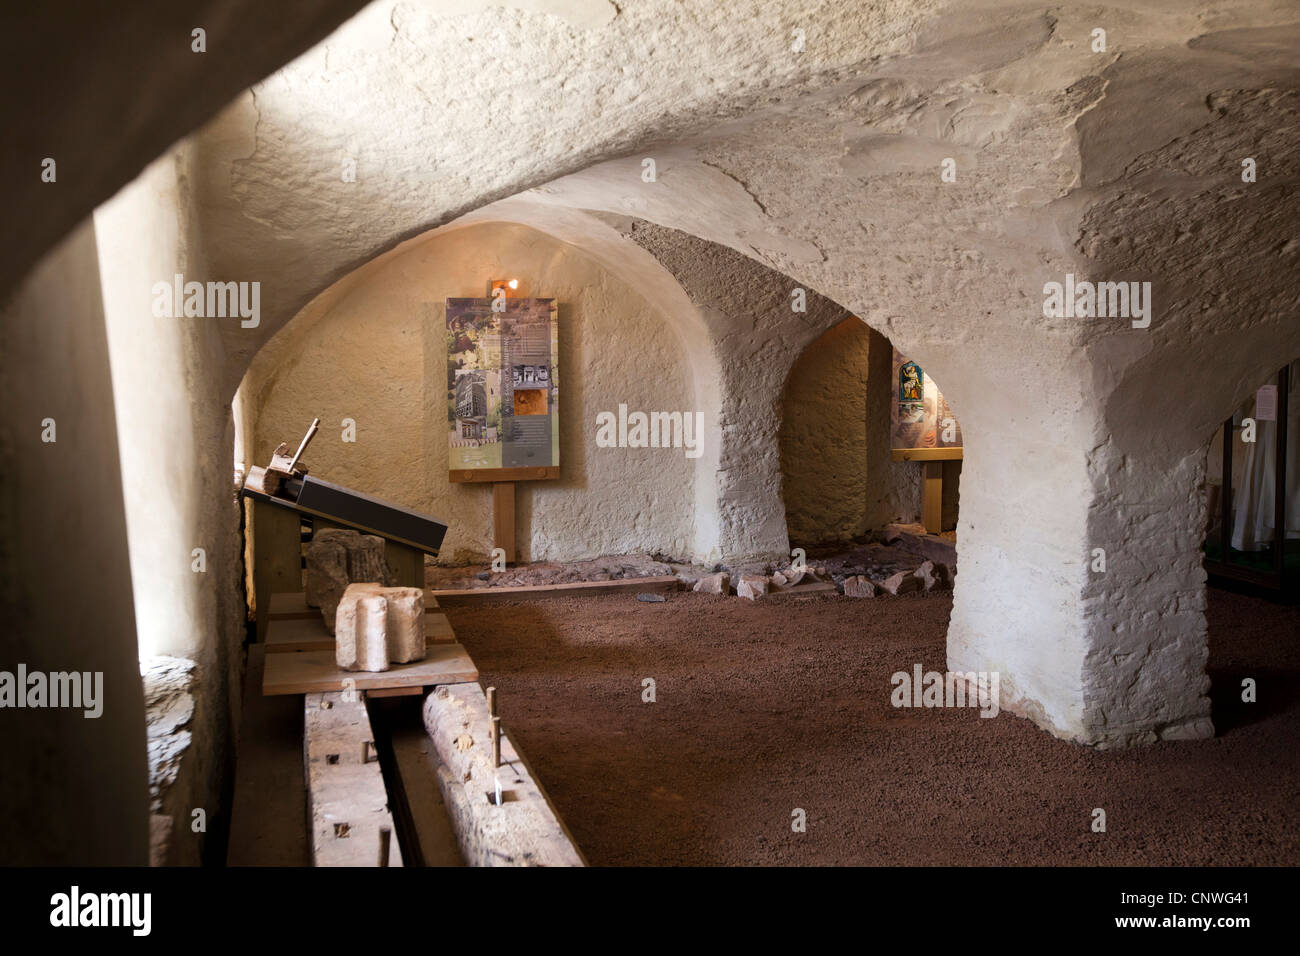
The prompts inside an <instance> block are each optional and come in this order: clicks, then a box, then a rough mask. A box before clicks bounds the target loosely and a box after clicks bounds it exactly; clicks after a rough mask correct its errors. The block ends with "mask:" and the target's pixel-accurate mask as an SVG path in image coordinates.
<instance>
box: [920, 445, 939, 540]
mask: <svg viewBox="0 0 1300 956" xmlns="http://www.w3.org/2000/svg"><path fill="white" fill-rule="evenodd" d="M921 524H923V525H925V530H926V531H928V532H930V534H938V533H939V532H940V531H942V530H943V462H942V461H941V460H934V461H927V462H926V463H925V492H924V497H923V498H922V500H921Z"/></svg>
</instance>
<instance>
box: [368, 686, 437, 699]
mask: <svg viewBox="0 0 1300 956" xmlns="http://www.w3.org/2000/svg"><path fill="white" fill-rule="evenodd" d="M423 693H424V688H423V687H381V688H379V689H378V690H368V691H366V696H367V697H419V696H420V695H421V694H423Z"/></svg>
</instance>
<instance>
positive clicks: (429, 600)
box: [270, 588, 438, 621]
mask: <svg viewBox="0 0 1300 956" xmlns="http://www.w3.org/2000/svg"><path fill="white" fill-rule="evenodd" d="M436 610H438V599H437V598H436V597H434V593H433V590H432V589H431V588H425V589H424V613H426V614H429V613H432V612H434V611H436ZM270 620H272V621H299V620H302V621H310V620H317V621H319V620H320V608H315V607H308V606H307V595H306V594H304V593H303V592H302V591H295V592H294V593H292V594H289V593H282V594H272V595H271V613H270Z"/></svg>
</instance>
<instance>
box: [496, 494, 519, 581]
mask: <svg viewBox="0 0 1300 956" xmlns="http://www.w3.org/2000/svg"><path fill="white" fill-rule="evenodd" d="M492 541H493V544H494V545H495V546H496V547H498V548H500V549H501V550H502V551H504V552H505V553H506V563H507V564H513V563H514V560H515V483H514V482H513V481H498V482H496V483H495V484H493V485H492Z"/></svg>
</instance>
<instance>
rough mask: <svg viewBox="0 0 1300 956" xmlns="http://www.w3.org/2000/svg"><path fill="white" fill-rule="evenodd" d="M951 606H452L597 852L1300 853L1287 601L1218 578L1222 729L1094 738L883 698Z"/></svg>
mask: <svg viewBox="0 0 1300 956" xmlns="http://www.w3.org/2000/svg"><path fill="white" fill-rule="evenodd" d="M951 606H952V602H951V596H950V595H949V594H944V593H936V594H923V595H908V596H904V597H899V598H891V599H889V600H871V601H861V600H854V599H850V598H844V597H841V596H839V595H831V596H824V597H816V598H802V599H793V598H785V599H776V600H769V601H767V602H762V601H760V602H757V603H751V602H749V601H746V600H741V599H739V598H734V597H720V596H716V595H703V594H691V593H685V592H682V593H674V594H670V595H668V600H667V601H666V602H665V603H662V604H642V603H638V602H637V601H636V599H635V598H634V597H632V596H614V597H600V598H585V599H565V600H547V601H538V602H534V603H529V604H523V603H520V604H508V605H496V606H491V605H481V606H478V607H458V608H449V609H448V611H447V613H448V616H449V617H450V619H451V622H452V625H453V626H454V627H455V629H456V634H457V636H458V638H459V640H460V641H461V642H463V643H464V644H465V646H466V647H467V648H469V650H470V652H471V653H472V654H473V657H474V660H475V662H476V663H477V664H478V666H479V669H480V672H481V674H482V678H483V683H484V685H485V686H487V685H489V684H492V685H495V686H496V687H497V689H498V693H499V695H500V709H501V714H502V718H503V722H504V723H506V724H507V725H508V727H509V731H510V733H511V735H512V736H513V737H514V739H515V740H517V741H518V742H519V743H521V744H522V746H523V748H524V751H525V753H526V754H527V756H528V758H529V759H530V761H531V762H532V764H533V765H534V768H535V769H536V771H537V773H538V774H539V776H540V778H541V780H542V782H543V784H544V785H545V786H546V787H547V789H548V791H549V792H550V795H551V798H552V800H554V802H555V803H556V805H557V807H558V809H559V810H560V813H561V814H562V815H563V817H564V820H565V821H566V823H567V824H568V826H569V828H570V830H571V831H572V833H573V835H574V837H575V838H576V840H577V842H578V844H579V846H580V847H581V848H582V850H583V852H584V853H585V854H586V855H587V858H588V860H589V861H590V862H591V863H592V864H593V865H620V864H642V865H674V864H697V865H719V864H727V865H734V864H742V865H772V864H776V865H808V864H884V865H912V864H923V865H924V864H974V865H983V864H1067V865H1068V864H1150V865H1170V864H1175V865H1176V864H1210V865H1215V864H1223V865H1228V864H1284V865H1294V864H1296V863H1300V819H1298V815H1300V772H1298V771H1300V608H1282V607H1278V606H1275V605H1271V604H1268V603H1266V602H1263V601H1259V600H1256V599H1252V598H1246V597H1242V596H1239V595H1234V594H1229V593H1225V592H1218V591H1211V592H1210V603H1209V620H1210V634H1211V655H1210V670H1211V677H1212V679H1213V682H1214V689H1213V691H1212V696H1213V700H1214V719H1215V724H1216V727H1217V728H1218V730H1219V736H1218V737H1217V738H1216V739H1213V740H1207V741H1197V742H1191V743H1162V744H1157V745H1155V746H1153V747H1148V748H1142V749H1135V750H1128V751H1097V750H1093V749H1090V748H1087V747H1083V746H1079V745H1076V744H1070V743H1065V742H1063V741H1060V740H1057V739H1055V738H1053V737H1051V736H1049V735H1048V734H1046V733H1044V732H1043V731H1041V730H1039V729H1038V728H1037V727H1035V726H1034V725H1033V724H1031V723H1029V722H1028V721H1026V720H1022V719H1019V718H1016V717H1013V716H1010V715H1008V714H1003V715H1001V716H999V717H997V718H996V719H981V718H980V717H979V716H978V713H977V711H975V710H960V711H958V710H945V709H931V710H926V709H895V708H893V707H891V706H890V703H889V695H890V691H891V690H892V686H891V684H890V675H891V674H892V673H894V672H895V671H899V670H910V669H911V667H912V665H913V664H914V663H920V664H921V665H923V667H924V668H925V669H926V670H940V671H941V670H943V669H944V632H945V629H946V627H947V622H948V614H949V611H950V609H951ZM647 677H650V678H653V679H654V680H655V682H656V697H657V701H656V702H655V703H653V704H648V703H642V699H641V698H642V692H643V691H642V680H643V678H647ZM1243 677H1254V678H1256V680H1257V681H1258V687H1259V692H1258V693H1259V703H1256V704H1243V703H1241V702H1240V701H1239V697H1238V695H1239V693H1240V691H1239V688H1240V683H1241V679H1242V678H1243ZM1094 807H1102V808H1104V809H1105V811H1106V814H1107V830H1106V832H1105V833H1093V832H1091V830H1090V824H1091V821H1092V811H1093V808H1094ZM794 808H802V809H804V810H805V811H806V812H807V832H806V833H794V832H792V831H791V825H790V823H791V811H792V810H793V809H794Z"/></svg>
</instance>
